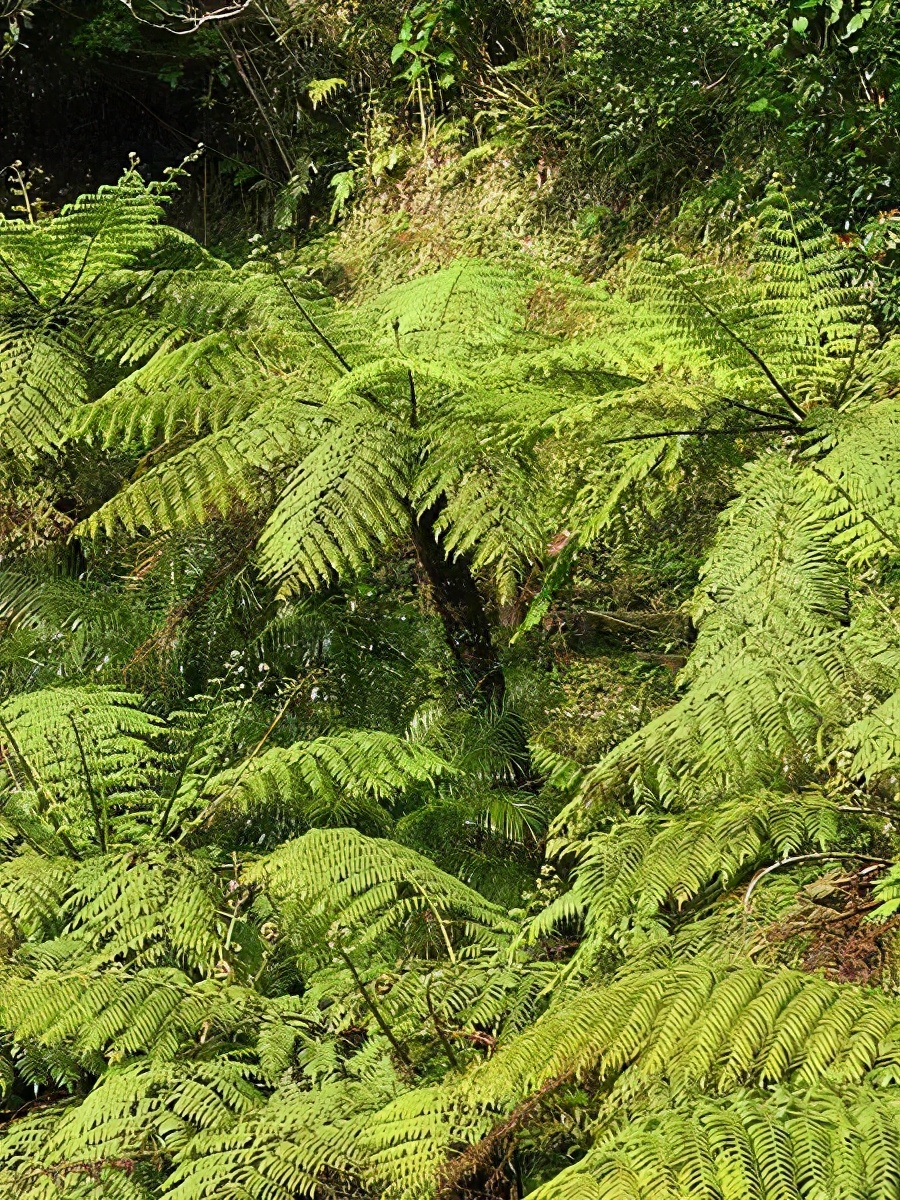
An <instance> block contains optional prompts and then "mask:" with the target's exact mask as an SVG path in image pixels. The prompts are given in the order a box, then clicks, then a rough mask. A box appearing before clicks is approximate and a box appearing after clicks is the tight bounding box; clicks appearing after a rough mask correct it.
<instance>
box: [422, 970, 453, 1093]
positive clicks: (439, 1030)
mask: <svg viewBox="0 0 900 1200" xmlns="http://www.w3.org/2000/svg"><path fill="white" fill-rule="evenodd" d="M425 1004H426V1005H427V1007H428V1014H429V1016H430V1017H431V1023H432V1025H434V1031H435V1033H436V1034H437V1035H438V1038H439V1039H440V1042H441V1045H442V1046H443V1047H444V1050H445V1052H446V1054H447V1058H448V1059H449V1060H450V1066H451V1067H452V1068H453V1070H454V1071H458V1070H459V1060H458V1059H457V1057H456V1051H455V1050H454V1049H453V1046H452V1045H451V1044H450V1039H449V1038H448V1037H447V1034H446V1031H445V1029H444V1027H443V1025H442V1024H441V1022H440V1021H439V1020H438V1018H437V1013H436V1012H435V1011H434V1005H433V1004H432V1002H431V979H430V978H429V979H428V981H427V982H426V984H425Z"/></svg>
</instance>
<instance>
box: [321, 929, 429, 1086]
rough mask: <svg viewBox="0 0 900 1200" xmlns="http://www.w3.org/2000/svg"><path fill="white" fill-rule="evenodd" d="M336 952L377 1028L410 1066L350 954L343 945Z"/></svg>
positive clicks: (399, 1056) (407, 1056) (405, 1054)
mask: <svg viewBox="0 0 900 1200" xmlns="http://www.w3.org/2000/svg"><path fill="white" fill-rule="evenodd" d="M337 952H338V954H339V955H340V956H341V958H342V959H343V960H344V962H345V963H346V964H347V969H348V970H349V972H350V974H351V975H352V976H353V982H354V983H355V984H356V986H357V988H358V989H359V994H360V995H361V996H362V998H363V1000H364V1001H365V1003H366V1007H367V1008H368V1010H369V1012H370V1013H371V1014H372V1016H373V1017H374V1018H375V1020H376V1022H377V1024H378V1028H379V1029H380V1030H381V1032H382V1033H383V1034H384V1036H385V1037H386V1038H387V1040H388V1041H389V1042H390V1043H391V1045H392V1046H393V1047H394V1050H395V1052H396V1054H397V1057H398V1058H399V1059H400V1061H401V1062H402V1063H404V1065H405V1066H407V1067H410V1068H412V1063H411V1062H410V1060H409V1055H408V1054H407V1053H406V1051H405V1050H404V1049H403V1047H402V1046H401V1045H400V1043H399V1042H398V1041H397V1039H396V1037H395V1036H394V1034H393V1031H392V1030H391V1027H390V1026H389V1025H388V1023H387V1021H385V1019H384V1017H383V1016H382V1014H381V1010H380V1009H379V1007H378V1005H377V1004H376V1003H375V1001H374V1000H373V999H372V997H371V996H370V995H369V993H368V991H367V989H366V985H365V984H364V983H363V981H362V979H361V978H360V975H359V972H358V971H357V969H356V967H354V965H353V963H352V962H351V961H350V956H349V955H348V954H347V952H346V951H345V950H344V948H343V946H339V945H338V946H337Z"/></svg>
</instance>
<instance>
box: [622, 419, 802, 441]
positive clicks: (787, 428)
mask: <svg viewBox="0 0 900 1200" xmlns="http://www.w3.org/2000/svg"><path fill="white" fill-rule="evenodd" d="M795 428H796V426H794V425H785V424H784V423H783V422H782V423H781V424H779V425H749V426H747V427H745V428H743V429H659V430H657V431H656V432H654V433H630V434H628V436H627V437H616V438H606V439H605V440H604V441H602V442H599V443H598V445H600V446H617V445H619V444H620V443H622V442H648V441H651V440H652V439H653V438H664V437H740V436H741V435H742V434H745V433H778V432H781V433H789V432H791V431H792V430H793V429H795Z"/></svg>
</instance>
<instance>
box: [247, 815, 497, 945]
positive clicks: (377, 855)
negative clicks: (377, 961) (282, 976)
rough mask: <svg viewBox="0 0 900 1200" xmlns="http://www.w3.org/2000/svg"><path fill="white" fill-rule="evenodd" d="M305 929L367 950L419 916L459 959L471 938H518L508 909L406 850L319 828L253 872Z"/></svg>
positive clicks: (434, 937)
mask: <svg viewBox="0 0 900 1200" xmlns="http://www.w3.org/2000/svg"><path fill="white" fill-rule="evenodd" d="M248 878H250V879H251V880H253V881H256V882H258V883H259V884H260V885H261V886H264V887H265V888H266V889H267V891H268V892H269V893H270V894H271V895H272V897H273V899H274V901H275V902H276V903H277V904H278V905H280V906H281V907H283V908H284V909H285V911H286V912H287V913H289V914H290V916H291V920H292V923H293V924H295V925H296V926H297V928H298V930H299V935H298V936H299V937H300V938H301V939H302V937H303V930H304V929H309V930H314V931H318V933H317V935H316V936H317V937H319V938H321V937H322V936H323V935H324V934H325V933H326V932H327V930H328V928H329V927H330V926H332V925H333V924H334V925H336V926H339V927H345V928H347V929H348V930H350V931H351V933H352V934H354V935H355V937H356V939H357V941H358V943H359V944H365V943H371V942H375V941H377V940H378V939H379V938H383V937H385V936H387V935H388V934H389V933H390V932H391V931H393V930H397V929H399V928H401V927H402V926H404V925H405V924H407V923H408V922H410V921H414V920H415V919H416V918H417V917H421V918H422V919H423V920H424V921H425V924H426V926H428V927H429V928H430V940H432V941H433V943H434V946H435V949H437V950H438V952H439V953H449V954H450V956H451V957H452V956H453V944H454V942H458V941H459V939H460V937H461V935H463V934H465V935H466V936H468V937H469V938H470V939H471V940H477V939H480V940H484V941H486V942H488V943H491V942H494V941H496V939H497V938H498V937H499V938H502V937H504V936H505V935H506V934H508V933H510V932H512V930H513V929H514V928H515V926H514V924H513V923H512V922H511V921H510V920H509V919H508V918H507V917H506V915H505V914H504V912H503V910H502V909H500V908H499V907H498V906H497V905H494V904H491V903H490V902H488V901H487V900H485V899H484V898H483V897H482V896H480V895H479V894H478V892H476V891H475V890H474V889H472V888H470V887H467V886H466V885H465V884H464V883H461V882H460V881H459V880H458V879H456V878H454V876H452V875H448V874H446V873H445V872H444V871H441V870H440V869H439V868H438V867H436V866H435V865H434V863H432V862H430V861H429V859H427V858H425V857H423V856H422V855H420V854H417V853H416V852H415V851H414V850H411V849H409V848H408V847H406V846H401V845H399V844H398V843H396V842H391V841H387V840H383V839H380V838H367V837H364V836H363V835H362V834H359V833H357V832H356V831H355V830H352V829H314V830H311V831H310V832H309V833H307V834H304V836H303V837H301V838H297V839H296V840H294V841H291V842H286V843H285V844H284V845H283V846H280V847H279V848H278V849H277V850H276V851H274V852H273V853H272V854H270V855H269V856H268V857H267V858H265V859H263V860H262V862H261V863H260V864H259V865H258V866H256V867H254V868H253V870H252V871H251V872H250V873H249V875H248Z"/></svg>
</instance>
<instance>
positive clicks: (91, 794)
mask: <svg viewBox="0 0 900 1200" xmlns="http://www.w3.org/2000/svg"><path fill="white" fill-rule="evenodd" d="M69 723H70V724H71V726H72V732H73V733H74V734H75V745H76V746H77V747H78V756H79V758H80V759H81V769H82V771H83V772H84V782H85V784H86V785H87V792H88V799H89V800H90V803H91V813H92V815H93V818H94V828H95V830H96V831H97V841H98V842H99V843H100V850H101V853H103V854H105V853H106V833H107V830H106V807H105V805H104V808H103V811H102V813H101V809H100V806H99V804H98V802H97V794H96V792H95V791H94V784H93V782H92V780H91V772H90V769H89V767H88V761H87V756H86V754H85V752H84V746H83V744H82V741H81V734H80V733H79V732H78V726H77V724H76V723H75V718H74V717H73V716H72V714H71V713H70V714H69Z"/></svg>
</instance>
